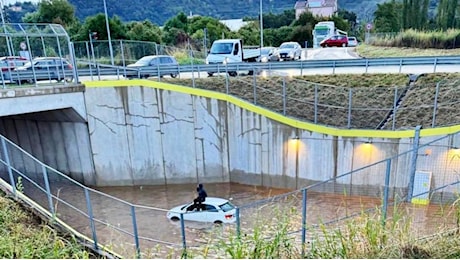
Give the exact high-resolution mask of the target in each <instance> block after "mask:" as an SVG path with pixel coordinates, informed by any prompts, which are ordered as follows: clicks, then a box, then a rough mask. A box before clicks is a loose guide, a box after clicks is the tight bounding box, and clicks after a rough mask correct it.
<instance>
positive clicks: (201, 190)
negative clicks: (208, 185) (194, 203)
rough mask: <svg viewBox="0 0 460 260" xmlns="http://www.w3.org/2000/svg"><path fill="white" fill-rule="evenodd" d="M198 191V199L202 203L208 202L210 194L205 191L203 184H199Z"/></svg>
mask: <svg viewBox="0 0 460 260" xmlns="http://www.w3.org/2000/svg"><path fill="white" fill-rule="evenodd" d="M196 191H197V192H198V199H199V200H200V202H204V201H205V200H206V197H207V196H208V194H207V193H206V191H205V190H204V188H203V184H201V183H200V184H198V187H197V188H196Z"/></svg>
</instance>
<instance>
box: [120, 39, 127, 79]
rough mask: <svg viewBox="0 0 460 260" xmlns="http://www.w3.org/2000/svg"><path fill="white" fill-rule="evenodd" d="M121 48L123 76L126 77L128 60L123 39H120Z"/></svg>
mask: <svg viewBox="0 0 460 260" xmlns="http://www.w3.org/2000/svg"><path fill="white" fill-rule="evenodd" d="M120 49H121V63H122V64H123V76H125V77H126V60H125V50H124V46H123V40H120Z"/></svg>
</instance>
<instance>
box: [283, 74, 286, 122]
mask: <svg viewBox="0 0 460 260" xmlns="http://www.w3.org/2000/svg"><path fill="white" fill-rule="evenodd" d="M283 115H284V116H285V115H286V77H283Z"/></svg>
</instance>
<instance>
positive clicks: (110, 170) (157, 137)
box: [85, 87, 229, 186]
mask: <svg viewBox="0 0 460 260" xmlns="http://www.w3.org/2000/svg"><path fill="white" fill-rule="evenodd" d="M85 98H86V104H87V113H88V126H89V132H90V140H91V146H92V149H93V158H94V164H95V168H96V183H97V185H99V186H107V185H141V184H142V185H149V184H166V183H195V182H226V181H229V172H228V171H229V170H228V147H227V146H228V143H227V140H226V134H225V133H226V131H227V129H228V126H227V124H226V102H221V101H217V100H211V99H207V98H200V97H196V96H192V95H188V94H181V93H177V92H174V91H167V90H161V89H155V88H149V87H120V88H87V91H86V93H85Z"/></svg>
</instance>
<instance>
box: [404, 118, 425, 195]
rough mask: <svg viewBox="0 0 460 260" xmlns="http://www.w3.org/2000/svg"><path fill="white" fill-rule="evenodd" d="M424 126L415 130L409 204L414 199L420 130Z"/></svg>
mask: <svg viewBox="0 0 460 260" xmlns="http://www.w3.org/2000/svg"><path fill="white" fill-rule="evenodd" d="M421 129H422V126H420V125H418V126H417V127H416V128H415V136H414V147H413V148H412V149H413V150H412V160H411V167H410V172H409V173H410V179H409V187H408V194H407V202H410V201H411V199H412V192H413V191H414V180H415V171H416V169H417V156H418V149H419V142H420V130H421Z"/></svg>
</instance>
